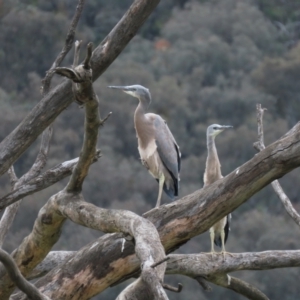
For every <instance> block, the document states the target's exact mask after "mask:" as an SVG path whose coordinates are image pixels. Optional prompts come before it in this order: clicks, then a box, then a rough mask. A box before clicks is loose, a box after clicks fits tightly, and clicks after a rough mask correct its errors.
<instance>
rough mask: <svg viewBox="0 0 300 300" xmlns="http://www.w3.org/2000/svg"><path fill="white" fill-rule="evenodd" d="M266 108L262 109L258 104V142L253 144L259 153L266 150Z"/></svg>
mask: <svg viewBox="0 0 300 300" xmlns="http://www.w3.org/2000/svg"><path fill="white" fill-rule="evenodd" d="M265 110H267V109H266V108H261V104H256V114H257V125H258V126H257V129H258V141H257V142H255V143H254V144H253V147H254V148H255V149H256V150H257V151H261V150H263V149H265V144H264V126H263V121H262V120H263V116H264V112H265Z"/></svg>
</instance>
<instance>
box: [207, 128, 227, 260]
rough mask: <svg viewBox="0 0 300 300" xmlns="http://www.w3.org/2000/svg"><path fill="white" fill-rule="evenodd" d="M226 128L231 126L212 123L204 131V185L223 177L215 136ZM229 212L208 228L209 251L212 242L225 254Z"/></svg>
mask: <svg viewBox="0 0 300 300" xmlns="http://www.w3.org/2000/svg"><path fill="white" fill-rule="evenodd" d="M227 128H232V126H225V125H218V124H213V125H210V126H208V128H207V131H206V138H207V150H208V156H207V159H206V168H205V172H204V186H207V185H209V184H212V183H214V182H215V181H217V180H219V179H221V178H223V176H222V174H221V164H220V161H219V157H218V153H217V148H216V144H215V138H216V136H217V135H218V134H219V133H221V132H222V131H223V130H225V129H227ZM230 219H231V214H229V215H227V216H226V217H224V218H223V219H221V220H220V221H218V222H217V223H216V224H215V225H213V226H212V227H211V228H210V240H211V253H215V250H214V243H215V244H216V245H217V246H219V247H222V252H221V253H223V255H225V253H226V251H225V243H226V241H227V238H228V234H229V230H230V228H229V225H230Z"/></svg>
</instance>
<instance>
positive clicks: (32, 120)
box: [0, 0, 159, 175]
mask: <svg viewBox="0 0 300 300" xmlns="http://www.w3.org/2000/svg"><path fill="white" fill-rule="evenodd" d="M158 3H159V0H152V1H148V0H139V1H134V2H133V4H132V5H131V6H130V8H129V9H128V11H127V12H126V13H125V15H124V16H123V18H122V19H121V20H120V22H119V23H118V24H117V25H116V26H115V27H114V28H113V30H112V31H111V32H110V33H109V34H108V36H107V37H106V38H105V39H104V40H103V41H102V43H101V44H100V45H99V46H98V47H97V48H96V49H95V50H94V52H93V57H92V60H91V65H92V69H93V81H94V80H96V79H97V78H98V77H99V76H100V75H101V74H102V73H103V72H104V71H105V70H106V69H107V68H108V67H109V65H110V64H111V63H112V62H113V61H114V60H115V59H116V58H117V57H118V55H119V54H120V53H121V52H122V51H123V49H124V48H125V46H126V45H127V44H128V43H129V41H130V40H131V39H132V38H133V37H134V36H135V34H136V32H137V31H138V30H139V28H140V27H141V26H142V25H143V24H144V22H145V21H146V19H147V18H148V16H149V15H150V14H151V13H152V11H153V10H154V8H155V7H156V6H157V4H158ZM72 101H73V94H72V89H71V83H70V82H69V81H63V82H62V84H60V85H59V86H57V87H56V88H54V89H52V90H51V91H50V92H49V93H48V94H47V95H46V96H44V97H43V99H42V100H41V101H39V103H38V104H37V105H36V106H35V107H34V108H33V109H32V110H31V112H30V113H29V114H28V115H27V117H25V118H24V120H23V121H22V122H21V123H20V124H19V126H18V127H17V128H16V129H15V130H14V131H13V132H11V134H9V135H8V136H7V137H6V138H5V139H4V140H3V141H2V142H1V143H0V175H2V174H4V173H5V172H6V171H7V170H8V168H9V167H10V166H11V165H12V164H13V163H14V162H15V161H16V160H17V159H18V158H19V157H20V155H21V154H22V153H23V152H24V151H25V150H26V149H27V148H28V147H29V146H30V145H31V144H32V143H33V141H35V139H36V138H37V137H38V136H39V135H40V134H41V133H42V132H43V131H44V130H45V129H46V128H47V127H48V126H49V125H50V124H51V123H52V122H53V121H54V119H55V118H56V117H57V116H58V115H59V114H60V113H61V112H62V111H63V110H64V109H65V108H66V107H67V106H69V105H70V104H71V103H72Z"/></svg>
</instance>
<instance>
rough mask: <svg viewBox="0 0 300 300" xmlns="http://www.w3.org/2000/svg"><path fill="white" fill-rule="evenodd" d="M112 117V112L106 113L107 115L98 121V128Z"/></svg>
mask: <svg viewBox="0 0 300 300" xmlns="http://www.w3.org/2000/svg"><path fill="white" fill-rule="evenodd" d="M111 115H112V112H110V113H108V115H107V116H106V117H105V118H104V119H103V120H101V121H100V126H103V125H104V123H105V122H106V121H107V119H108V118H109V117H110V116H111Z"/></svg>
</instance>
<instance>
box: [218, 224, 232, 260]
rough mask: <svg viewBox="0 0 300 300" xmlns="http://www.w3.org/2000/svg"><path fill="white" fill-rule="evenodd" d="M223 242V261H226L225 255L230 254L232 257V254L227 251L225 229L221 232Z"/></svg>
mask: <svg viewBox="0 0 300 300" xmlns="http://www.w3.org/2000/svg"><path fill="white" fill-rule="evenodd" d="M221 241H222V254H223V260H225V254H228V255H230V256H232V254H231V253H229V252H227V251H226V250H225V230H224V229H223V230H222V231H221Z"/></svg>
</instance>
